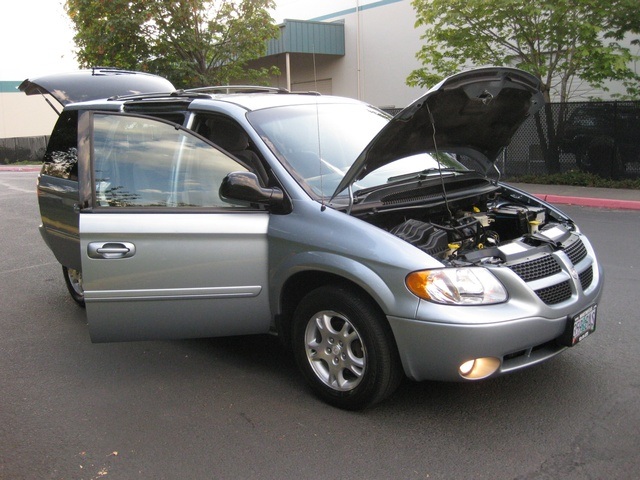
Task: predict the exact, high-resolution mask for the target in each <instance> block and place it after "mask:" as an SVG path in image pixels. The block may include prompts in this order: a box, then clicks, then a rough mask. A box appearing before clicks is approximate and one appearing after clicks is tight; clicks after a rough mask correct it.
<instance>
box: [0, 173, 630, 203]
mask: <svg viewBox="0 0 640 480" xmlns="http://www.w3.org/2000/svg"><path fill="white" fill-rule="evenodd" d="M40 168H41V167H40V165H0V172H39V171H40ZM518 187H519V188H521V189H522V190H524V191H528V192H535V190H536V187H537V188H540V186H539V185H535V186H533V185H518ZM601 190H604V189H592V190H591V192H598V193H600V191H601ZM532 194H533V195H534V196H536V197H537V198H539V199H540V200H544V201H545V202H549V203H555V204H557V205H578V206H581V207H594V208H608V209H612V210H640V201H638V200H623V199H614V198H599V197H588V196H584V197H582V196H572V195H557V194H551V193H532Z"/></svg>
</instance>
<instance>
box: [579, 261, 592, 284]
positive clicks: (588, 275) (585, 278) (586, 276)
mask: <svg viewBox="0 0 640 480" xmlns="http://www.w3.org/2000/svg"><path fill="white" fill-rule="evenodd" d="M579 278H580V285H582V290H586V289H587V288H589V287H590V286H591V282H593V266H590V267H589V268H587V269H586V270H585V271H584V272H582V273H581V274H580V275H579Z"/></svg>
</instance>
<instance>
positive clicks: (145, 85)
mask: <svg viewBox="0 0 640 480" xmlns="http://www.w3.org/2000/svg"><path fill="white" fill-rule="evenodd" d="M18 88H19V89H20V91H21V92H24V93H26V94H27V95H41V94H46V93H48V94H50V95H51V96H52V97H54V98H55V99H56V100H57V101H58V102H59V103H60V104H61V105H62V106H63V107H64V106H65V105H67V104H69V103H75V102H84V101H89V100H97V99H100V98H108V97H112V96H116V95H118V96H119V95H129V94H136V93H155V92H158V93H161V92H172V91H174V90H175V87H174V86H173V85H172V84H171V82H170V81H169V80H167V79H166V78H163V77H159V76H157V75H151V74H149V73H142V72H131V71H127V70H117V69H114V68H93V69H91V70H78V71H76V72H70V73H60V74H53V75H45V76H42V77H38V78H34V79H26V80H25V81H24V82H22V83H21V84H20V86H19V87H18Z"/></svg>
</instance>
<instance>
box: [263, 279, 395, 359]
mask: <svg viewBox="0 0 640 480" xmlns="http://www.w3.org/2000/svg"><path fill="white" fill-rule="evenodd" d="M325 285H331V286H334V287H342V288H344V289H347V290H351V291H353V292H357V293H359V294H361V295H362V296H363V297H364V298H366V299H367V301H369V302H370V303H371V305H372V306H373V307H374V308H376V309H378V310H379V311H380V313H381V314H382V315H383V316H384V317H385V322H386V312H385V308H383V306H382V305H381V302H380V299H379V298H378V299H376V298H375V297H374V296H373V295H372V294H371V293H370V291H369V290H368V289H365V288H364V287H363V286H362V285H360V284H359V283H357V282H355V281H354V280H352V279H350V278H347V277H346V276H342V275H340V274H337V273H333V272H328V271H326V270H321V269H308V270H303V271H299V272H296V273H294V274H293V275H291V276H290V277H289V278H288V279H287V280H286V281H285V282H284V284H283V285H282V289H281V290H280V296H279V310H278V314H277V315H276V318H275V323H276V329H277V331H278V335H279V336H280V337H281V340H282V343H283V344H284V345H286V346H288V345H290V341H291V333H292V320H293V314H294V312H295V309H296V307H297V306H298V304H299V303H300V301H301V300H302V299H303V298H304V296H305V295H307V294H308V293H309V292H311V291H313V290H316V289H318V288H320V287H322V286H325ZM387 293H388V295H392V293H391V291H388V292H387ZM385 296H386V295H385ZM386 324H387V326H388V328H389V332H390V334H391V337H392V338H394V337H393V332H392V331H391V326H390V325H389V324H388V322H386ZM394 341H395V339H394ZM396 348H397V347H396Z"/></svg>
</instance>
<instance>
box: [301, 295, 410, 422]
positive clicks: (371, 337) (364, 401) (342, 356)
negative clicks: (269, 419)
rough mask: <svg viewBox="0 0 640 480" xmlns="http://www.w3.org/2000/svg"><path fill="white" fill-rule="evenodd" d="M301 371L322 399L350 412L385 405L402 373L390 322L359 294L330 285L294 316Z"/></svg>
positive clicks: (308, 297) (305, 300)
mask: <svg viewBox="0 0 640 480" xmlns="http://www.w3.org/2000/svg"><path fill="white" fill-rule="evenodd" d="M293 322H294V323H293V335H292V349H293V354H294V357H295V359H296V363H297V364H298V368H299V369H300V371H301V372H302V375H303V376H304V377H305V379H306V380H307V382H308V384H309V385H310V387H311V389H312V390H313V391H314V392H315V393H316V395H318V396H319V397H320V398H321V399H322V400H324V401H325V402H327V403H329V404H330V405H333V406H335V407H338V408H342V409H345V410H361V409H363V408H366V407H370V406H372V405H374V404H376V403H378V402H381V401H382V400H384V399H385V398H387V397H388V396H390V395H391V394H392V393H393V392H394V391H395V389H396V388H397V387H398V385H399V383H400V381H401V379H402V376H403V373H402V367H401V363H400V358H399V356H398V352H397V348H396V345H395V341H394V340H393V336H392V334H391V329H390V327H389V325H388V323H387V321H386V318H385V317H384V315H383V314H382V312H381V311H380V310H379V309H378V308H377V306H376V305H375V304H374V303H373V302H372V301H370V300H369V299H368V297H365V296H364V295H362V294H359V293H358V292H355V291H352V290H350V289H346V288H340V287H330V286H325V287H321V288H318V289H316V290H313V291H312V292H310V293H309V294H307V295H306V296H305V297H304V298H303V299H302V301H301V302H300V304H299V305H298V308H297V309H296V311H295V313H294V318H293Z"/></svg>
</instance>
